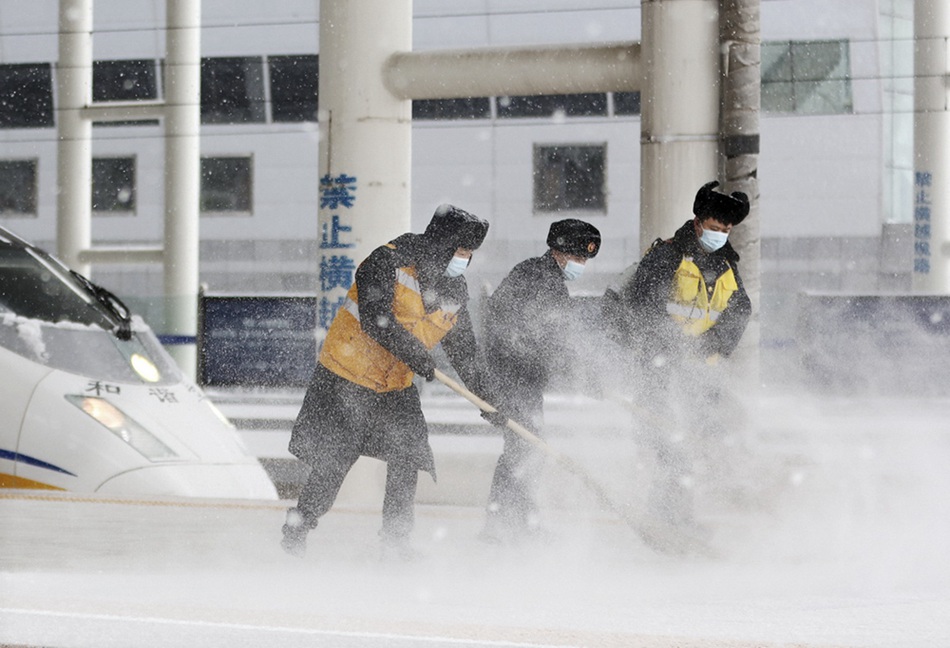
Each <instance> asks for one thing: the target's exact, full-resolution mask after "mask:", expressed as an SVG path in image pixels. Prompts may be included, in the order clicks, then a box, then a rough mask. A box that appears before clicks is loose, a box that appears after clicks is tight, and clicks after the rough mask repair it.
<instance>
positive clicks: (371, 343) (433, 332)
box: [320, 246, 461, 392]
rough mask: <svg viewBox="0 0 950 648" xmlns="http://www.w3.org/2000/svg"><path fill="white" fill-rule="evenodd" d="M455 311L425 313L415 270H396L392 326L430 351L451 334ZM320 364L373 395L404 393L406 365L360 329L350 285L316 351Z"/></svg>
mask: <svg viewBox="0 0 950 648" xmlns="http://www.w3.org/2000/svg"><path fill="white" fill-rule="evenodd" d="M391 247H392V246H391ZM459 308H461V306H460V305H455V306H454V307H453V306H445V305H443V307H442V308H440V309H438V310H435V311H432V312H431V313H427V312H426V311H425V305H424V304H423V302H422V292H421V290H420V288H419V281H418V279H417V278H416V271H415V268H412V267H405V268H397V269H396V286H395V294H394V297H393V314H394V315H395V317H396V321H397V322H398V323H399V324H400V325H402V326H403V327H405V328H406V330H408V331H409V332H410V333H412V334H413V335H414V336H415V337H416V338H418V339H419V341H421V342H422V343H423V344H424V345H425V346H426V348H428V349H432V348H433V347H435V345H437V344H438V343H439V342H440V341H441V340H442V338H443V337H445V335H446V334H447V333H448V332H449V331H451V330H452V327H453V326H455V322H456V320H457V319H458V310H459ZM320 364H322V365H323V366H324V367H326V368H327V369H329V370H330V371H332V372H333V373H335V374H337V375H338V376H341V377H343V378H346V379H347V380H349V381H351V382H354V383H356V384H357V385H362V386H363V387H367V388H369V389H372V390H373V391H376V392H388V391H395V390H398V389H406V388H407V387H409V386H410V385H411V384H412V377H413V375H414V374H413V371H412V369H410V368H409V365H407V364H406V363H404V362H403V361H402V360H400V359H399V358H397V357H396V356H394V355H393V354H392V353H390V352H389V351H387V350H386V349H385V348H384V347H383V346H382V345H381V344H379V342H377V341H376V340H374V339H373V338H371V337H370V336H369V335H367V334H366V332H365V331H363V329H362V327H361V326H360V311H359V295H358V294H357V290H356V284H355V283H354V284H353V285H352V286H351V287H350V290H349V292H348V293H347V295H346V300H345V301H344V302H343V305H342V306H341V307H340V309H339V310H338V311H337V314H336V317H334V318H333V323H332V324H331V325H330V330H329V331H327V337H326V339H325V340H324V342H323V348H322V349H321V351H320Z"/></svg>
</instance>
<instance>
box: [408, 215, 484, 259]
mask: <svg viewBox="0 0 950 648" xmlns="http://www.w3.org/2000/svg"><path fill="white" fill-rule="evenodd" d="M486 234H488V221H484V220H482V219H481V218H479V217H478V216H476V215H474V214H470V213H468V212H467V211H465V210H464V209H459V208H458V207H455V206H454V205H449V204H444V205H439V207H438V208H437V209H436V210H435V214H433V215H432V220H430V221H429V225H428V226H427V227H426V231H425V234H424V236H426V237H427V238H430V239H433V240H437V241H438V242H439V243H444V244H447V245H448V246H450V247H451V248H452V250H453V251H455V249H456V248H465V249H466V250H477V249H478V248H479V247H480V246H481V244H482V242H483V241H484V240H485V235H486Z"/></svg>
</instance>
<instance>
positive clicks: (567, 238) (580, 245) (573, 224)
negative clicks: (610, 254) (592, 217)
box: [548, 218, 600, 259]
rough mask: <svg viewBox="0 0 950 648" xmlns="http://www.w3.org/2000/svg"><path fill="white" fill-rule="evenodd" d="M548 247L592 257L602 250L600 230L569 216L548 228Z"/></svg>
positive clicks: (587, 257)
mask: <svg viewBox="0 0 950 648" xmlns="http://www.w3.org/2000/svg"><path fill="white" fill-rule="evenodd" d="M548 247H549V248H553V249H555V250H558V251H560V252H564V253H565V254H573V255H574V256H579V257H583V258H585V259H592V258H594V257H595V256H597V253H598V252H600V231H599V230H598V229H597V228H596V227H594V226H593V225H591V224H590V223H585V222H584V221H582V220H577V219H576V218H568V219H566V220H559V221H557V222H554V223H551V229H550V230H548Z"/></svg>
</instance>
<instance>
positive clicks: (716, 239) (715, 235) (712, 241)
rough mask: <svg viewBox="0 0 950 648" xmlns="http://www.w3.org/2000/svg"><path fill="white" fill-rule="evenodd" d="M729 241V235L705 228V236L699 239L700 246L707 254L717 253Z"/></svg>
mask: <svg viewBox="0 0 950 648" xmlns="http://www.w3.org/2000/svg"><path fill="white" fill-rule="evenodd" d="M728 239H729V234H727V233H726V232H716V231H714V230H708V229H706V228H703V234H702V236H700V237H699V244H700V245H701V246H703V249H704V250H706V251H707V252H715V251H716V250H718V249H719V248H721V247H722V246H723V245H725V244H726V241H727V240H728Z"/></svg>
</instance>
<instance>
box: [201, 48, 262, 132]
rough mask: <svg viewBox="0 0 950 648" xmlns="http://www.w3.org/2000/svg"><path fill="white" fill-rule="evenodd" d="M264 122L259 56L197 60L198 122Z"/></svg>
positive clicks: (260, 61)
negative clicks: (199, 97)
mask: <svg viewBox="0 0 950 648" xmlns="http://www.w3.org/2000/svg"><path fill="white" fill-rule="evenodd" d="M264 120H265V114H264V79H263V61H262V60H261V58H260V57H249V58H206V59H202V60H201V121H202V123H204V124H242V123H250V122H263V121H264Z"/></svg>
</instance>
